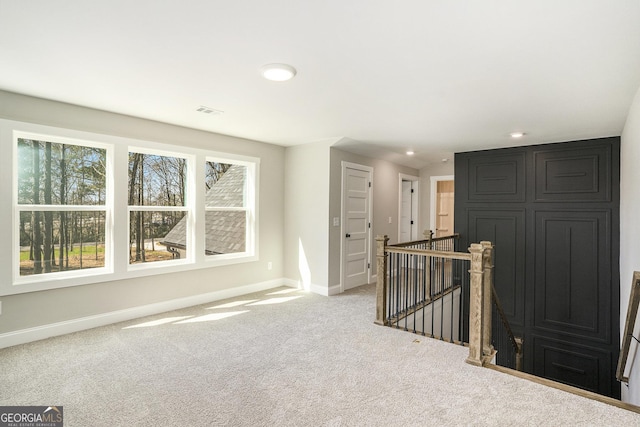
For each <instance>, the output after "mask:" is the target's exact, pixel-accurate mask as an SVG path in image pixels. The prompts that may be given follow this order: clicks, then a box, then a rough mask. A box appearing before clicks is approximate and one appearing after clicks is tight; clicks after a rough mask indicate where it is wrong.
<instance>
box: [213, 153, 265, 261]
mask: <svg viewBox="0 0 640 427" xmlns="http://www.w3.org/2000/svg"><path fill="white" fill-rule="evenodd" d="M205 162H216V163H228V164H233V165H240V166H244V167H245V168H246V169H245V170H246V176H245V183H244V187H245V188H244V206H243V207H207V206H204V209H203V213H205V212H207V211H223V210H227V211H245V215H246V216H245V218H246V222H245V236H246V237H245V239H246V240H245V250H244V252H236V253H231V254H217V255H206V254H205V258H206V262H207V263H210V264H219V263H229V262H232V261H234V260H243V259H246V258H250V259H254V260H256V259H257V256H256V253H257V252H256V251H257V238H256V236H257V232H256V228H257V215H256V208H257V194H258V180H257V178H256V177H257V173H258V166H259V162H257V161H255V159H254V160H253V161H248V160H241V159H240V158H229V157H222V156H207V157H206V159H205ZM203 166H204V164H203ZM202 184H203V186H204V178H203V182H202ZM203 194H204V193H203ZM203 205H204V203H203ZM205 233H206V231H205ZM202 253H203V254H204V253H205V251H204V249H203V251H202Z"/></svg>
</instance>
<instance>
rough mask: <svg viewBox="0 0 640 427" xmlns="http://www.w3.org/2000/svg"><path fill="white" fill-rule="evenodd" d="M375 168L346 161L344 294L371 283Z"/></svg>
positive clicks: (343, 170)
mask: <svg viewBox="0 0 640 427" xmlns="http://www.w3.org/2000/svg"><path fill="white" fill-rule="evenodd" d="M372 176H373V168H371V167H369V166H363V165H359V164H355V163H349V162H342V238H341V252H342V259H341V263H340V265H341V279H342V280H341V291H346V290H348V289H351V288H355V287H357V286H360V285H364V284H367V283H369V282H370V281H371V185H372V184H371V180H372Z"/></svg>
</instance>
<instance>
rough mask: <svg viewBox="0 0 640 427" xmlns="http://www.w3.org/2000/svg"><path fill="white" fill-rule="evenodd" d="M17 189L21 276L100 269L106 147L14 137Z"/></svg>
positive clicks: (104, 218)
mask: <svg viewBox="0 0 640 427" xmlns="http://www.w3.org/2000/svg"><path fill="white" fill-rule="evenodd" d="M17 190H18V208H19V218H20V221H19V225H18V227H19V236H20V243H19V244H20V261H19V262H20V275H21V276H28V275H34V274H48V273H55V272H60V271H67V270H78V269H87V268H96V267H104V263H105V261H104V252H105V247H104V246H105V220H106V207H105V201H104V197H105V195H106V150H105V149H102V148H95V147H86V146H81V145H70V144H61V143H57V142H52V141H38V140H32V139H23V138H19V139H18V189H17ZM80 207H82V208H80Z"/></svg>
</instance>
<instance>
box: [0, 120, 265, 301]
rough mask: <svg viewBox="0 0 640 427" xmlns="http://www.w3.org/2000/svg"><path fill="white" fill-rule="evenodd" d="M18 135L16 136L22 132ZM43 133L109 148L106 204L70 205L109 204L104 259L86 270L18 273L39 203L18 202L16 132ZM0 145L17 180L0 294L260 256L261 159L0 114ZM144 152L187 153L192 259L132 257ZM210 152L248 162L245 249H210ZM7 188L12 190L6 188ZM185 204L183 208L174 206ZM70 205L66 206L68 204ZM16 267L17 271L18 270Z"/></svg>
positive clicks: (7, 211) (6, 219) (3, 231)
mask: <svg viewBox="0 0 640 427" xmlns="http://www.w3.org/2000/svg"><path fill="white" fill-rule="evenodd" d="M17 135H18V136H17ZM18 137H19V138H25V137H27V138H29V139H39V140H44V141H47V140H49V141H51V142H61V143H67V144H74V143H75V145H86V146H91V147H98V148H106V149H107V183H106V187H107V194H106V196H105V207H104V208H102V207H99V208H96V207H95V206H82V207H79V206H73V205H71V207H70V208H69V210H75V211H78V210H87V211H90V210H102V209H106V214H105V215H106V216H105V222H106V227H107V230H106V234H105V266H104V267H97V268H91V269H85V270H74V271H67V272H53V273H46V274H38V275H32V276H22V277H20V275H19V256H20V254H19V252H20V251H19V237H20V236H19V230H18V226H17V225H18V223H19V212H20V210H33V208H34V206H32V205H20V207H18V203H17V201H18V199H17V186H18V175H17V173H18V163H17V161H18V156H17V151H18V150H17V138H18ZM0 146H2V147H7V148H8V153H7V154H8V155H4V156H0V180H3V182H5V183H11V190H10V192H11V200H12V203H4V204H2V203H0V240H2V241H5V242H11V246H10V247H9V245H0V297H1V296H6V295H16V294H21V293H26V292H35V291H42V290H48V289H58V288H65V287H70V286H78V285H85V284H92V283H101V282H108V281H113V280H124V279H130V278H135V277H144V276H150V275H155V274H166V273H173V272H180V271H186V270H194V269H201V268H211V267H216V266H221V265H230V264H238V263H245V262H253V261H257V260H258V259H259V254H258V235H259V232H258V224H259V214H258V206H259V200H258V195H259V176H260V159H259V158H257V157H250V156H243V155H234V154H230V153H222V152H217V151H213V150H203V149H199V148H193V147H189V146H180V145H171V144H164V143H157V142H151V141H144V140H138V139H132V138H124V137H118V136H113V135H104V134H96V133H90V132H84V131H77V130H72V129H64V128H58V127H52V126H46V125H38V124H33V123H25V122H18V121H13V120H6V119H0ZM130 151H132V152H144V153H151V154H159V155H168V156H176V157H180V158H185V159H187V174H188V175H187V180H188V185H187V192H186V194H187V195H186V197H187V203H186V204H187V206H185V208H187V210H188V213H187V215H188V221H189V224H188V227H187V229H188V230H189V231H188V235H187V242H188V245H189V246H188V252H187V257H186V259H180V260H169V261H166V262H160V261H159V262H149V263H144V264H129V252H128V245H129V211H130V210H129V206H128V154H129V152H130ZM208 159H211V160H213V161H217V162H225V163H232V164H242V165H244V166H246V167H247V193H246V195H245V197H246V207H245V208H246V209H247V233H246V239H247V241H246V246H245V249H246V250H245V252H242V253H234V254H220V255H214V256H206V255H205V237H204V231H205V225H204V218H205V215H204V212H205V197H204V196H205V179H204V175H205V171H204V167H203V165H204V163H205V161H207V160H208ZM7 195H8V194H7ZM43 206H44V205H38V206H37V209H38V210H42V211H44V210H45V209H48V210H56V211H60V210H63V209H61V206H58V205H56V206H45V207H44V208H43ZM139 208H140V209H141V210H151V211H163V210H172V209H174V207H170V206H143V207H140V206H136V207H134V210H136V209H139ZM175 208H178V209H182V208H183V207H175ZM65 209H66V208H65ZM16 270H17V272H16Z"/></svg>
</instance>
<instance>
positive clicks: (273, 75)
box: [260, 64, 296, 82]
mask: <svg viewBox="0 0 640 427" xmlns="http://www.w3.org/2000/svg"><path fill="white" fill-rule="evenodd" d="M260 72H261V73H262V76H263V77H264V78H265V79H267V80H271V81H272V82H286V81H287V80H291V79H292V78H294V77H295V75H296V69H295V68H293V67H292V66H291V65H287V64H267V65H263V66H262V68H260Z"/></svg>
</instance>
